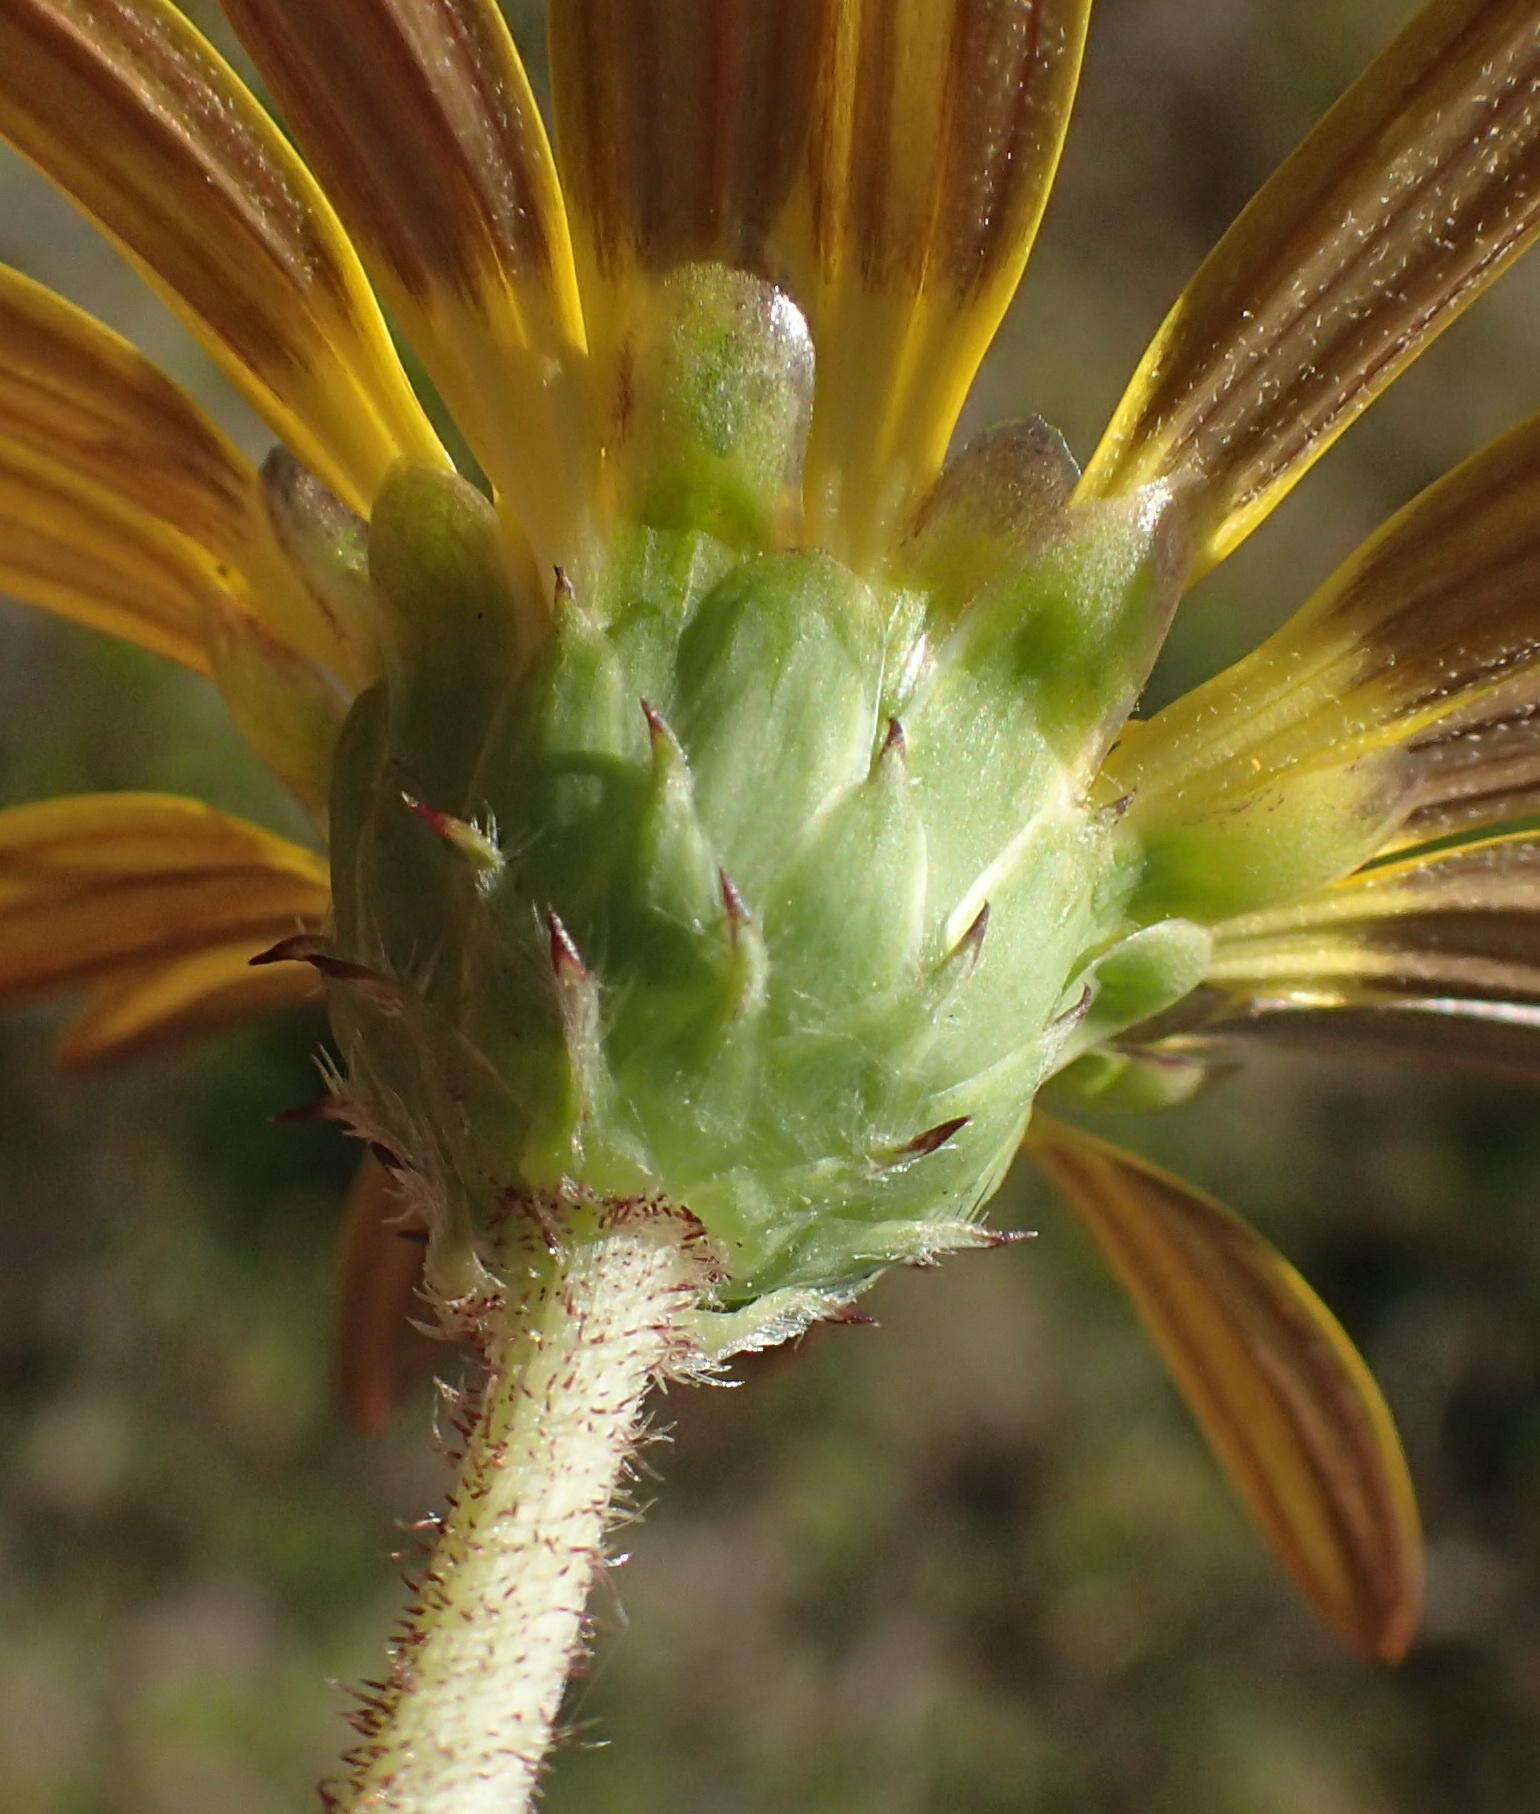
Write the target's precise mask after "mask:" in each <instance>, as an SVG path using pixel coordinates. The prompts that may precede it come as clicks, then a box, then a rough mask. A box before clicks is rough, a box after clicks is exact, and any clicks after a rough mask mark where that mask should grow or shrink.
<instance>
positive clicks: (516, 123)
mask: <svg viewBox="0 0 1540 1814" xmlns="http://www.w3.org/2000/svg"><path fill="white" fill-rule="evenodd" d="M225 11H226V12H227V13H228V15H229V17H230V20H231V23H232V24H233V25H234V26H235V28H236V30H237V31H238V32H239V33H240V35H241V38H242V40H243V41H244V43H245V44H246V47H247V49H248V50H249V51H250V52H251V55H252V57H253V58H254V60H255V61H256V63H257V66H258V68H259V69H260V70H261V72H262V75H263V77H264V79H265V80H266V81H267V83H268V84H269V86H270V87H271V89H272V91H273V94H274V96H275V98H276V100H277V102H278V105H279V106H280V107H281V108H282V110H283V113H284V117H285V119H286V120H287V121H288V123H289V125H290V126H291V127H292V129H293V131H294V133H295V135H296V137H297V138H298V140H299V143H300V145H301V146H302V147H303V149H304V151H305V154H306V156H307V158H308V159H309V161H310V163H311V165H312V167H313V168H314V169H315V170H316V172H317V174H318V175H319V176H320V177H321V178H322V180H323V181H324V182H325V184H326V187H327V192H328V194H329V195H330V196H331V197H332V199H333V201H334V202H335V203H336V206H337V208H338V210H339V211H340V213H341V214H342V217H343V219H344V220H345V221H346V223H347V226H348V229H349V231H350V232H351V233H352V234H353V236H354V238H355V240H356V242H357V244H358V246H359V248H360V250H361V251H362V253H363V255H364V257H365V258H366V259H367V260H368V263H369V266H370V269H371V271H372V273H373V275H374V278H375V281H376V283H378V284H379V286H380V290H381V293H382V294H383V295H384V297H385V299H386V301H387V303H388V304H389V306H390V308H391V309H392V311H393V312H394V314H395V316H396V318H397V320H398V321H399V323H400V325H401V326H402V328H403V329H404V331H405V332H406V335H407V337H408V339H409V340H410V341H411V342H412V344H413V346H414V347H415V348H416V350H417V352H418V353H419V354H420V355H421V357H422V359H423V363H424V364H425V365H426V367H427V369H428V372H429V374H430V375H431V377H432V378H433V381H434V383H435V384H436V385H437V387H438V389H439V391H440V392H441V393H442V395H443V397H444V399H445V401H446V402H447V403H448V405H449V407H450V409H451V410H452V412H453V414H454V417H455V421H456V423H457V424H458V425H459V427H460V429H461V430H462V432H463V433H464V434H465V436H466V439H467V440H468V441H469V442H470V444H471V446H472V448H473V449H474V451H475V453H476V456H477V458H478V459H479V460H480V461H481V463H482V465H483V466H484V467H485V468H486V470H487V472H488V474H489V475H490V476H491V478H492V480H493V482H494V484H495V485H496V486H497V488H498V490H499V491H500V492H501V493H503V494H504V495H505V496H506V498H507V500H508V502H509V503H510V504H511V506H512V507H513V509H514V511H515V513H516V514H517V515H518V516H519V518H520V519H521V521H522V522H523V524H524V526H525V528H526V529H527V530H528V531H529V532H530V533H531V534H532V536H533V537H534V539H535V540H536V542H537V544H540V545H541V546H542V547H547V546H548V547H549V558H550V559H554V560H565V559H570V558H571V548H570V546H564V545H563V543H564V541H565V540H566V538H567V536H568V535H569V533H570V532H569V531H567V530H566V528H565V524H566V521H567V519H570V518H571V517H572V515H573V513H574V511H575V510H576V509H577V506H578V503H579V500H580V498H581V495H582V493H583V491H585V490H586V486H585V479H586V477H587V466H586V462H585V456H584V442H585V431H586V423H585V421H584V418H583V410H582V395H581V391H580V389H579V388H578V386H577V374H576V371H575V369H574V368H575V366H576V365H577V364H578V363H579V360H580V355H581V351H582V347H583V326H582V318H581V313H580V310H579V306H578V296H577V279H576V275H575V272H574V269H573V263H572V251H571V246H570V243H569V241H568V235H567V225H566V217H565V213H564V210H563V205H562V198H561V193H560V190H559V188H558V186H557V181H556V170H555V165H554V162H553V160H552V157H551V152H550V147H549V145H548V144H547V142H546V136H545V129H544V127H543V125H542V124H541V120H540V113H539V109H538V108H537V107H536V105H535V101H534V97H533V95H532V94H531V93H530V88H529V83H528V81H527V79H526V77H525V74H524V70H523V67H522V65H521V64H520V62H519V58H518V53H517V52H516V50H515V49H514V46H513V42H512V40H511V38H510V37H509V34H508V28H507V26H506V25H505V24H504V22H503V18H502V15H501V14H500V13H499V12H498V10H497V7H496V6H495V5H494V4H493V3H492V0H229V4H227V5H226V7H225Z"/></svg>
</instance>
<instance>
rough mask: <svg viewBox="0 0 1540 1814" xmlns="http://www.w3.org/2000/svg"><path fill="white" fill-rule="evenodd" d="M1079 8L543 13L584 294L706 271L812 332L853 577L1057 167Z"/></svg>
mask: <svg viewBox="0 0 1540 1814" xmlns="http://www.w3.org/2000/svg"><path fill="white" fill-rule="evenodd" d="M1087 12H1088V0H944V3H942V4H936V3H935V0H882V3H881V4H877V3H873V0H866V3H862V4H847V5H834V4H831V3H830V0H793V3H792V4H790V5H786V4H779V5H777V4H773V3H772V0H686V3H684V4H670V3H668V0H573V3H572V4H558V5H557V6H556V7H555V8H554V9H553V15H552V24H553V38H552V45H553V58H554V68H555V75H556V93H557V100H558V109H559V128H560V130H559V139H560V145H561V150H562V156H563V162H564V167H565V168H566V170H567V172H568V185H569V189H570V191H571V193H572V196H573V201H574V213H575V220H576V225H577V229H578V238H579V245H580V248H581V252H582V260H583V267H584V273H585V279H591V287H592V289H593V290H594V291H595V293H596V295H597V296H598V298H599V299H600V307H601V309H602V308H605V307H608V308H609V309H610V310H612V311H613V309H614V307H615V303H614V297H615V294H616V292H617V290H620V289H623V286H624V284H625V282H626V281H627V278H628V275H629V273H630V272H631V270H632V269H633V268H636V267H642V268H662V267H666V266H667V265H669V264H671V263H674V262H677V261H679V260H681V259H687V258H701V257H712V258H719V259H726V260H728V261H730V262H735V263H741V264H744V265H747V266H748V267H749V268H750V269H752V270H755V271H756V272H758V273H760V274H761V275H763V276H766V277H769V278H771V279H772V280H773V281H775V282H778V283H782V284H784V285H785V286H786V287H787V288H788V289H789V290H790V292H791V294H792V296H793V297H794V298H795V300H796V301H797V302H798V304H799V305H800V306H801V307H802V308H803V309H804V310H805V311H806V312H807V314H808V316H809V318H810V320H811V323H812V326H813V331H814V338H815V341H816V343H817V347H818V363H819V373H820V378H819V389H818V402H817V410H816V414H815V425H814V437H813V449H812V458H811V463H810V467H809V506H810V511H811V515H812V521H813V524H814V526H815V529H816V531H817V533H818V534H820V535H821V536H823V537H826V538H827V539H829V540H831V541H832V542H833V543H835V544H836V545H843V546H844V547H846V548H847V549H848V550H849V551H851V552H852V553H853V554H854V555H856V556H857V557H858V558H864V557H866V556H868V555H870V554H871V553H872V552H873V551H874V550H877V549H879V548H880V546H881V545H882V542H883V540H884V538H885V537H886V536H887V534H888V533H889V532H890V531H891V530H892V528H893V526H894V524H895V523H896V522H897V520H898V519H899V517H900V516H901V514H902V512H903V510H904V509H905V507H906V506H907V505H908V504H909V503H910V502H912V500H913V497H914V494H915V492H916V490H917V488H918V487H919V486H920V485H922V484H923V483H924V482H925V481H926V480H928V479H929V478H930V476H931V475H932V474H933V473H934V471H935V469H936V467H937V466H938V465H939V463H940V460H941V456H942V454H943V453H944V452H945V449H946V444H947V441H948V439H949V437H950V435H951V432H952V427H953V425H954V423H955V421H956V418H957V412H958V410H959V409H960V407H961V405H962V399H963V395H964V393H965V392H966V390H967V387H968V384H969V382H970V381H971V379H972V377H973V374H974V372H975V370H976V369H977V366H978V362H979V360H980V359H981V358H982V357H983V354H984V350H985V348H986V347H987V345H988V343H989V340H990V338H991V336H992V335H993V333H994V330H995V328H996V326H997V325H998V324H999V320H1000V317H1001V315H1002V314H1003V313H1004V310H1005V306H1006V304H1007V303H1008V301H1009V300H1010V297H1011V294H1012V292H1013V291H1014V289H1015V286H1016V282H1017V279H1018V278H1019V277H1020V275H1021V271H1022V267H1023V265H1024V264H1025V262H1026V258H1027V253H1028V251H1029V249H1030V247H1031V244H1032V239H1033V236H1034V235H1035V233H1036V231H1037V226H1038V222H1039V220H1040V218H1041V216H1042V211H1043V207H1044V205H1045V203H1046V201H1047V196H1048V189H1049V186H1050V184H1051V182H1052V179H1053V173H1054V170H1055V168H1056V166H1057V163H1058V157H1059V152H1060V148H1061V146H1062V144H1063V138H1064V132H1065V128H1066V125H1067V122H1068V117H1069V107H1070V102H1071V99H1072V97H1073V93H1074V88H1075V82H1076V78H1077V75H1078V72H1079V65H1080V54H1081V47H1082V44H1083V41H1084V36H1085V25H1086V15H1087Z"/></svg>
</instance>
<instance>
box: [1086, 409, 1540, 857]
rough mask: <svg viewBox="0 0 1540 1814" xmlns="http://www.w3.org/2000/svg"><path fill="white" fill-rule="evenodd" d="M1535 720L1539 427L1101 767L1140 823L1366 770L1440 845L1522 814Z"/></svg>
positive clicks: (1461, 476) (1406, 517) (1441, 489)
mask: <svg viewBox="0 0 1540 1814" xmlns="http://www.w3.org/2000/svg"><path fill="white" fill-rule="evenodd" d="M1537 708H1540V417H1535V418H1532V419H1531V420H1530V421H1528V422H1525V423H1523V424H1521V425H1520V426H1519V427H1518V428H1516V429H1514V430H1512V431H1511V432H1510V433H1509V434H1506V435H1504V436H1502V437H1501V438H1500V439H1498V440H1497V441H1495V442H1493V443H1492V444H1491V445H1490V446H1489V447H1487V448H1485V449H1483V450H1482V451H1481V452H1480V453H1478V454H1476V455H1475V456H1473V457H1472V458H1471V459H1469V460H1467V461H1466V462H1465V463H1464V464H1463V465H1462V466H1459V467H1457V468H1456V469H1455V470H1454V471H1453V472H1452V473H1450V474H1448V475H1447V476H1446V477H1445V478H1443V479H1441V480H1439V481H1438V483H1437V484H1435V485H1432V486H1430V487H1429V488H1428V489H1427V490H1426V491H1424V492H1423V493H1422V494H1421V495H1420V496H1419V497H1417V498H1415V499H1414V500H1413V501H1412V502H1411V503H1410V504H1409V505H1407V506H1406V508H1405V509H1404V510H1402V511H1400V512H1399V513H1398V514H1397V515H1396V516H1394V517H1392V518H1391V519H1390V521H1389V522H1388V523H1386V524H1385V526H1384V527H1383V528H1382V529H1380V530H1379V531H1378V533H1377V534H1375V535H1373V536H1371V537H1370V539H1369V540H1368V541H1367V542H1366V543H1365V544H1364V545H1363V547H1362V548H1360V549H1359V550H1358V552H1357V553H1356V554H1354V555H1353V556H1352V557H1351V558H1350V559H1349V560H1348V561H1346V562H1345V563H1344V564H1343V565H1342V566H1341V567H1340V568H1339V569H1338V570H1337V572H1336V573H1334V574H1333V575H1332V576H1331V578H1330V579H1328V580H1327V581H1326V583H1325V585H1323V586H1322V587H1321V588H1320V590H1319V591H1318V592H1317V593H1316V594H1315V595H1314V597H1312V598H1311V599H1310V600H1309V602H1308V603H1307V604H1306V605H1304V606H1303V607H1302V608H1301V609H1300V610H1299V611H1298V612H1296V613H1295V615H1294V616H1293V617H1292V618H1291V619H1290V620H1289V621H1288V622H1287V623H1286V624H1284V626H1283V627H1282V628H1281V629H1280V630H1279V631H1277V632H1276V633H1275V634H1274V635H1273V636H1271V637H1270V638H1269V639H1268V640H1267V641H1266V642H1265V643H1264V644H1263V645H1262V646H1261V648H1259V649H1257V650H1256V651H1254V652H1253V653H1252V654H1251V655H1249V656H1247V657H1245V659H1244V660H1242V661H1240V662H1237V663H1236V664H1235V665H1234V666H1233V667H1231V668H1229V669H1227V670H1226V671H1225V672H1224V673H1222V674H1220V675H1217V676H1216V677H1215V678H1214V679H1213V680H1211V681H1208V682H1206V683H1205V684H1204V685H1203V686H1201V687H1198V688H1196V689H1195V690H1194V691H1193V692H1191V693H1189V694H1187V695H1186V696H1185V697H1184V698H1182V699H1179V700H1177V701H1175V702H1174V703H1173V704H1172V705H1171V706H1169V707H1167V708H1166V709H1165V710H1164V711H1162V712H1159V713H1157V714H1156V716H1155V717H1154V718H1152V719H1150V720H1149V721H1148V722H1146V723H1143V724H1139V725H1135V726H1131V727H1130V728H1129V730H1128V732H1127V735H1126V736H1125V739H1124V743H1123V746H1122V748H1121V750H1120V751H1119V752H1118V753H1117V755H1116V756H1115V757H1114V759H1113V762H1112V764H1111V765H1110V767H1111V770H1113V771H1115V785H1116V786H1117V787H1118V788H1119V789H1121V790H1122V791H1124V792H1132V793H1133V794H1134V795H1135V813H1136V815H1137V816H1138V817H1140V818H1148V819H1149V820H1150V821H1151V822H1152V823H1153V822H1154V821H1155V820H1157V819H1160V818H1162V817H1163V816H1168V815H1171V814H1180V815H1181V816H1182V818H1183V820H1184V822H1185V821H1186V820H1188V819H1196V818H1199V817H1201V816H1202V815H1204V814H1209V815H1212V814H1214V813H1216V812H1219V811H1221V810H1226V809H1227V808H1228V806H1229V805H1230V803H1231V802H1233V800H1234V799H1235V798H1237V797H1239V796H1240V795H1241V794H1243V793H1247V792H1254V791H1256V790H1258V789H1260V788H1263V787H1265V786H1267V785H1270V784H1274V783H1276V784H1278V785H1281V786H1285V787H1287V786H1289V785H1294V784H1297V777H1299V776H1300V775H1302V774H1304V773H1306V772H1307V771H1310V770H1320V769H1326V768H1345V767H1346V766H1348V765H1351V764H1354V763H1362V764H1366V765H1370V766H1376V767H1378V768H1379V769H1380V770H1382V771H1383V772H1384V775H1385V778H1386V781H1387V784H1388V785H1389V784H1392V783H1393V787H1394V790H1395V792H1396V794H1397V796H1398V798H1399V801H1400V805H1399V807H1398V809H1397V810H1398V815H1404V816H1409V817H1410V818H1411V819H1413V820H1415V821H1416V828H1415V829H1414V830H1413V831H1412V835H1413V836H1414V837H1415V836H1422V837H1427V836H1437V835H1439V831H1438V828H1439V826H1440V825H1441V824H1447V826H1448V828H1449V829H1451V830H1452V829H1458V828H1459V827H1460V826H1462V825H1471V826H1474V825H1479V824H1482V823H1488V822H1490V820H1491V819H1492V818H1497V817H1501V816H1503V815H1504V813H1505V812H1509V811H1511V810H1512V809H1513V808H1514V807H1517V809H1518V810H1520V811H1523V810H1525V808H1524V806H1523V804H1522V802H1523V799H1524V797H1525V790H1526V788H1528V787H1529V786H1530V782H1529V780H1528V779H1527V777H1528V775H1529V773H1530V770H1531V768H1532V767H1533V766H1534V764H1535V762H1536V756H1535V754H1534V753H1533V745H1534V738H1535V727H1534V726H1533V725H1532V724H1531V719H1532V716H1533V714H1534V713H1535V712H1536V710H1537ZM1113 784H1114V782H1113V781H1109V785H1113ZM1446 798H1447V799H1448V800H1449V801H1450V806H1449V811H1448V813H1447V815H1445V814H1444V813H1443V811H1442V807H1441V802H1443V801H1444V800H1445V799H1446ZM1392 835H1399V834H1395V833H1393V834H1392ZM1363 854H1364V856H1368V855H1369V854H1371V853H1370V852H1369V851H1367V850H1366V851H1365V852H1364V853H1363Z"/></svg>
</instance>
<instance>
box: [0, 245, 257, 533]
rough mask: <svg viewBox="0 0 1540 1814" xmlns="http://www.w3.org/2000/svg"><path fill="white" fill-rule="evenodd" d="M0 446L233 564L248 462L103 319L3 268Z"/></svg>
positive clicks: (251, 487)
mask: <svg viewBox="0 0 1540 1814" xmlns="http://www.w3.org/2000/svg"><path fill="white" fill-rule="evenodd" d="M0 438H4V439H5V440H7V441H12V442H16V443H18V444H20V445H21V446H23V447H27V448H30V449H31V450H32V451H33V452H34V453H42V454H46V455H50V456H52V457H53V458H54V459H56V460H62V461H64V462H66V463H67V464H68V465H70V466H71V467H73V468H74V469H75V470H76V471H78V472H80V473H83V474H84V475H85V476H86V477H88V478H91V479H94V480H95V481H96V482H97V483H98V484H100V485H102V486H104V487H105V488H106V489H107V490H109V491H111V492H113V493H115V494H116V495H117V496H118V497H120V498H122V499H123V500H124V502H125V503H130V504H137V505H138V506H139V507H140V508H141V509H143V510H144V511H145V512H146V513H147V514H148V515H150V516H154V517H158V518H160V519H162V520H163V521H166V522H170V523H172V524H174V525H175V526H176V527H177V528H179V529H181V530H182V531H183V532H184V533H185V534H186V535H188V536H189V537H191V539H192V540H193V541H195V542H198V543H200V544H201V545H202V546H203V547H205V548H207V549H208V550H209V551H210V553H212V554H214V555H216V556H219V557H222V558H223V559H225V560H226V561H228V562H230V563H231V564H232V565H234V564H235V563H236V562H237V561H238V560H239V556H240V551H241V549H242V547H243V545H244V543H245V540H246V537H247V534H248V524H249V521H250V518H251V514H252V512H253V510H254V509H255V508H257V507H258V480H257V475H256V471H255V469H254V468H253V467H252V465H251V462H250V461H249V460H247V459H246V458H245V457H244V456H243V455H242V454H241V453H239V452H238V451H237V449H236V448H234V447H233V446H232V445H231V444H230V442H229V440H228V439H227V438H226V437H225V436H224V435H223V434H221V433H220V431H219V430H218V429H217V428H216V427H215V426H214V424H213V423H212V422H211V421H210V420H209V418H208V417H207V416H206V415H205V414H204V413H203V411H202V410H201V409H199V407H198V406H197V404H196V403H194V402H193V400H192V399H191V398H190V397H189V396H188V395H187V394H186V392H185V391H183V390H181V389H180V388H179V387H178V386H177V385H175V384H173V383H172V382H171V380H170V379H169V378H168V377H166V375H165V374H164V373H163V372H161V371H160V370H159V369H158V368H157V367H156V366H154V365H152V364H151V363H150V361H149V360H148V359H146V358H145V357H144V355H143V354H142V353H140V352H139V351H138V350H137V349H136V348H134V347H132V346H130V345H129V343H128V342H127V341H126V340H123V339H121V338H120V337H119V336H118V335H117V334H114V333H113V332H112V331H111V330H110V329H108V328H106V327H104V326H103V325H102V323H101V322H99V321H96V320H93V319H92V317H91V316H89V315H87V314H85V313H83V312H82V311H81V310H80V309H77V308H75V307H73V306H72V305H71V304H70V303H68V302H66V301H65V300H64V299H63V297H61V296H56V295H54V293H53V292H52V291H51V290H47V289H44V288H43V286H42V285H41V284H37V283H33V282H32V281H31V280H30V279H29V278H26V277H23V276H22V275H21V273H20V272H18V271H12V270H10V269H8V268H7V267H6V266H4V265H0Z"/></svg>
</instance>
